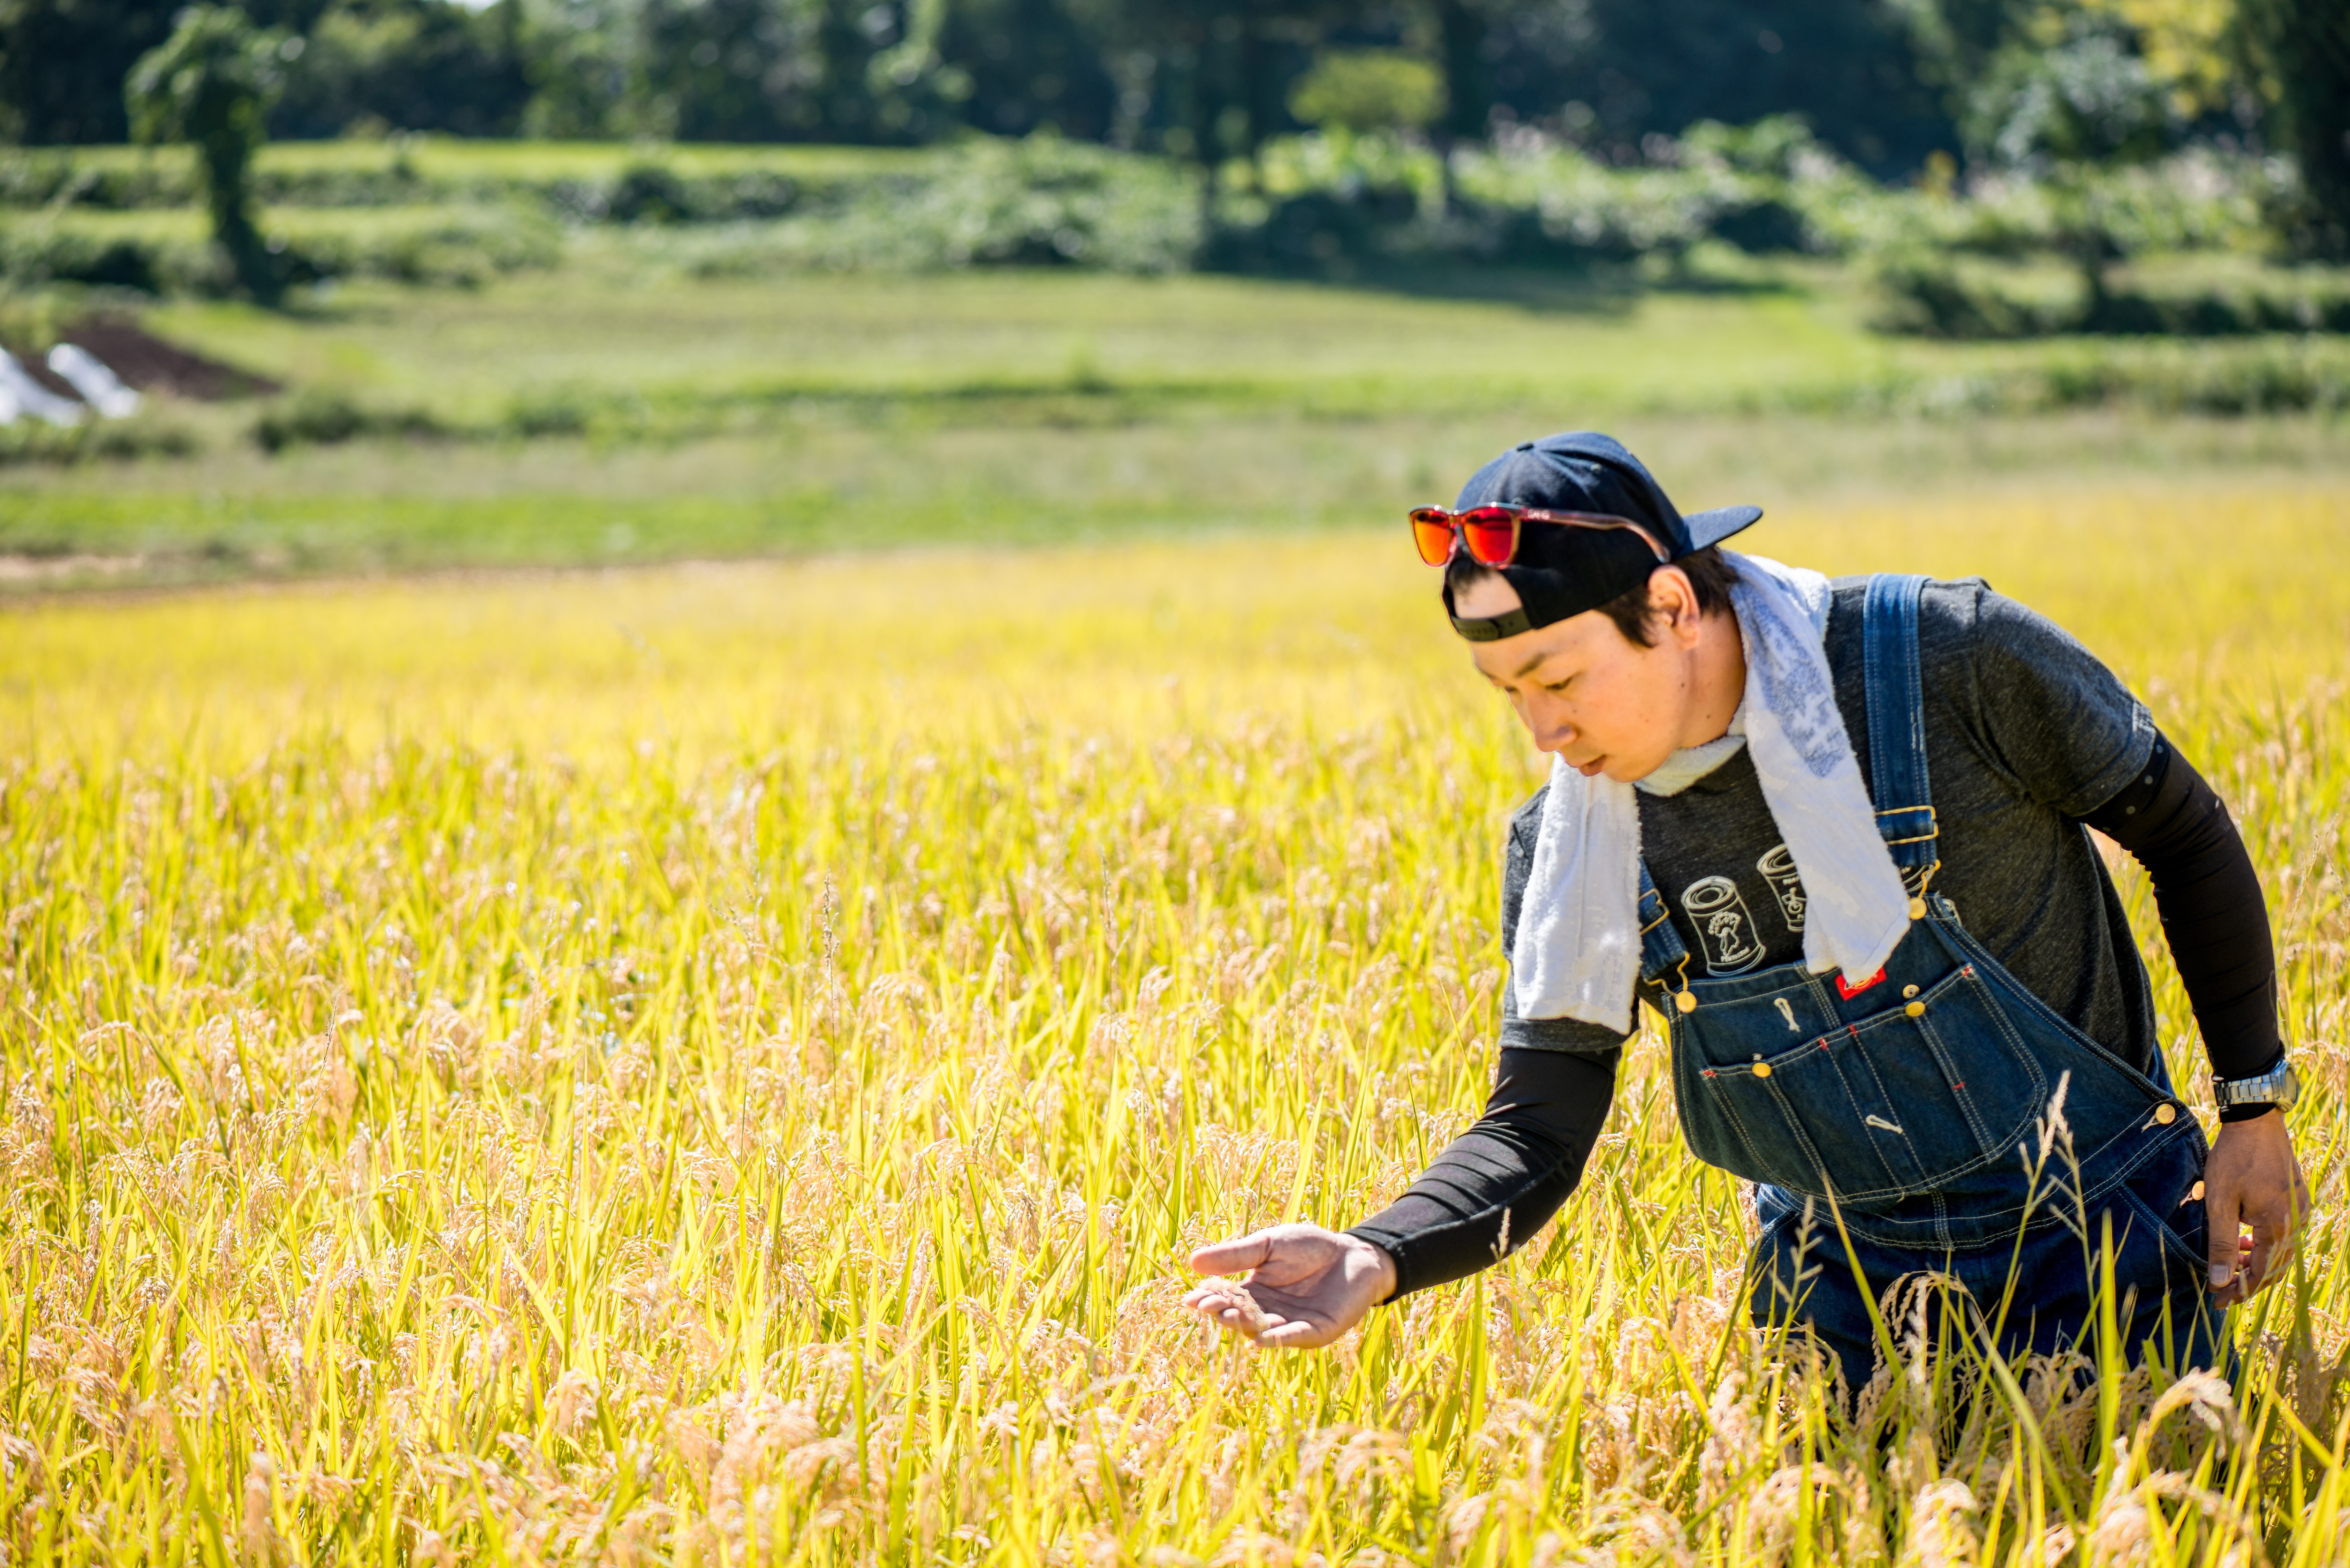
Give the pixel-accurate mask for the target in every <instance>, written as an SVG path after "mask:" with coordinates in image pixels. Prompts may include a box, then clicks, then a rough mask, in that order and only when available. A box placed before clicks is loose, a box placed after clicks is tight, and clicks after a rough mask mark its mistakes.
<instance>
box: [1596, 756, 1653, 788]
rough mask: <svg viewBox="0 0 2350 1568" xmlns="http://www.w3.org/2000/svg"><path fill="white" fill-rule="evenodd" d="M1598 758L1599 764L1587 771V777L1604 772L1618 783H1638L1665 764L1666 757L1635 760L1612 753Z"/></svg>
mask: <svg viewBox="0 0 2350 1568" xmlns="http://www.w3.org/2000/svg"><path fill="white" fill-rule="evenodd" d="M1596 761H1597V762H1598V763H1599V765H1598V766H1597V767H1596V768H1594V769H1590V770H1588V771H1587V772H1586V773H1585V774H1584V776H1585V777H1586V778H1589V777H1591V776H1592V775H1593V774H1606V775H1607V777H1608V778H1611V779H1613V780H1615V781H1616V782H1617V784H1638V783H1639V782H1640V781H1641V780H1642V779H1644V778H1647V777H1648V775H1649V774H1652V773H1655V772H1656V771H1657V770H1658V769H1659V768H1660V767H1662V766H1664V759H1663V758H1662V757H1659V758H1656V759H1654V760H1653V761H1651V760H1645V759H1644V760H1639V761H1635V760H1633V759H1630V758H1627V757H1619V756H1615V755H1612V754H1611V755H1607V756H1603V757H1599V758H1597V759H1596Z"/></svg>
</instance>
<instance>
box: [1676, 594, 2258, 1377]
mask: <svg viewBox="0 0 2350 1568" xmlns="http://www.w3.org/2000/svg"><path fill="white" fill-rule="evenodd" d="M1925 582H1926V579H1925V578H1923V577H1917V576H1878V577H1875V578H1872V579H1871V580H1870V582H1869V586H1868V592H1867V597H1866V609H1865V611H1864V615H1863V628H1862V636H1863V638H1864V639H1865V643H1864V646H1865V650H1866V665H1865V671H1866V675H1865V681H1866V705H1867V712H1868V754H1869V764H1870V768H1869V771H1870V780H1871V783H1872V784H1873V787H1874V793H1875V795H1876V804H1877V826H1878V830H1879V831H1880V832H1881V833H1882V834H1883V835H1884V837H1885V842H1886V845H1887V847H1888V848H1889V849H1890V850H1891V851H1892V853H1893V861H1894V864H1895V866H1896V867H1898V868H1899V869H1900V872H1901V877H1902V880H1903V882H1904V884H1905V885H1906V886H1907V887H1908V890H1909V893H1910V896H1911V902H1910V906H1909V910H1910V918H1911V922H1912V923H1911V925H1910V928H1909V931H1908V935H1907V936H1905V937H1904V938H1903V939H1902V940H1901V943H1900V945H1899V946H1898V947H1897V948H1896V949H1895V950H1894V952H1893V956H1892V958H1891V959H1890V960H1889V961H1887V964H1886V966H1885V969H1884V971H1882V974H1881V976H1880V977H1878V978H1875V979H1870V980H1866V981H1862V982H1856V983H1850V984H1847V983H1846V977H1844V976H1843V975H1840V974H1837V973H1835V972H1829V973H1826V974H1814V973H1812V972H1811V971H1810V970H1808V969H1807V968H1806V967H1805V966H1804V964H1803V963H1801V962H1796V963H1792V964H1783V965H1781V966H1779V967H1777V968H1773V969H1767V970H1762V971H1756V972H1754V973H1752V974H1742V975H1734V976H1729V977H1725V978H1721V979H1698V980H1691V979H1690V978H1689V964H1690V953H1689V950H1688V949H1687V947H1686V946H1684V945H1683V943H1682V941H1681V939H1680V936H1679V933H1678V932H1677V931H1675V930H1674V929H1673V925H1672V922H1671V920H1670V919H1668V918H1667V917H1666V912H1665V905H1664V900H1663V898H1661V897H1659V894H1658V892H1657V888H1656V885H1655V883H1654V882H1653V881H1651V880H1650V878H1649V877H1648V868H1647V867H1646V866H1645V865H1644V866H1643V867H1641V872H1640V924H1641V928H1642V935H1641V943H1642V953H1641V978H1642V979H1643V980H1645V981H1652V982H1655V983H1657V984H1659V985H1661V986H1662V987H1663V989H1664V990H1665V992H1667V993H1668V994H1667V996H1666V997H1665V999H1664V1001H1665V1016H1666V1018H1667V1020H1668V1021H1669V1033H1670V1037H1671V1044H1672V1063H1673V1086H1674V1091H1675V1095H1676V1097H1677V1099H1678V1100H1679V1106H1680V1118H1681V1127H1682V1129H1683V1130H1684V1132H1685V1133H1686V1134H1687V1135H1688V1137H1689V1141H1690V1148H1691V1149H1692V1150H1694V1151H1695V1152H1696V1154H1697V1156H1698V1157H1699V1158H1700V1159H1703V1160H1705V1161H1706V1162H1707V1163H1709V1164H1711V1165H1716V1166H1720V1167H1721V1168H1723V1169H1726V1170H1730V1171H1732V1172H1735V1173H1736V1174H1737V1175H1740V1176H1742V1177H1745V1178H1748V1179H1751V1180H1752V1181H1753V1182H1755V1183H1756V1184H1757V1189H1756V1198H1757V1209H1758V1212H1759V1217H1760V1219H1761V1221H1762V1229H1763V1233H1762V1237H1761V1240H1760V1241H1758V1242H1757V1243H1756V1245H1755V1250H1754V1256H1753V1260H1752V1273H1753V1277H1754V1283H1753V1285H1752V1294H1751V1296H1750V1299H1749V1303H1748V1307H1749V1311H1750V1313H1751V1314H1752V1317H1753V1319H1754V1321H1755V1323H1756V1324H1758V1325H1763V1326H1769V1325H1772V1324H1791V1323H1794V1324H1809V1325H1810V1326H1811V1328H1812V1329H1813V1330H1814V1332H1815V1333H1816V1334H1818V1335H1819V1336H1820V1338H1821V1339H1822V1341H1823V1342H1824V1344H1825V1347H1826V1348H1828V1349H1830V1350H1832V1351H1833V1352H1834V1353H1835V1355H1836V1356H1837V1357H1838V1358H1839V1360H1840V1361H1841V1363H1842V1365H1843V1367H1844V1372H1845V1376H1846V1381H1847V1385H1848V1386H1849V1387H1850V1388H1852V1389H1854V1390H1857V1389H1859V1388H1860V1387H1861V1386H1863V1385H1864V1384H1866V1381H1867V1380H1868V1377H1869V1376H1870V1374H1871V1371H1872V1369H1873V1367H1874V1366H1875V1364H1876V1361H1877V1336H1876V1332H1875V1330H1874V1328H1873V1326H1872V1324H1871V1321H1870V1314H1869V1305H1870V1303H1871V1302H1872V1301H1877V1300H1879V1299H1881V1298H1882V1296H1883V1294H1884V1293H1885V1292H1886V1291H1887V1289H1888V1287H1890V1286H1891V1285H1892V1284H1893V1283H1894V1282H1895V1281H1896V1280H1898V1279H1899V1278H1900V1277H1901V1276H1903V1275H1905V1274H1909V1273H1914V1272H1918V1271H1923V1270H1931V1271H1936V1272H1941V1273H1944V1274H1947V1275H1951V1276H1954V1277H1956V1278H1957V1279H1958V1280H1959V1281H1960V1282H1961V1283H1962V1284H1964V1285H1965V1286H1966V1287H1967V1288H1968V1290H1969V1291H1970V1293H1971V1294H1972V1296H1973V1298H1974V1301H1975V1303H1976V1305H1977V1307H1978V1308H1979V1309H1980V1311H1981V1314H1982V1315H1983V1318H1984V1320H1985V1321H1986V1322H1987V1323H1989V1324H1990V1325H1991V1329H1992V1331H1993V1333H1994V1335H1995V1338H1996V1340H1997V1342H1998V1344H1999V1345H2000V1348H2001V1350H2002V1354H2004V1355H2008V1356H2011V1357H2012V1356H2015V1355H2020V1354H2022V1353H2024V1352H2027V1351H2048V1350H2053V1349H2054V1348H2056V1347H2057V1346H2058V1345H2062V1344H2064V1343H2066V1342H2070V1341H2075V1340H2080V1341H2087V1340H2088V1339H2089V1337H2090V1336H2091V1335H2093V1334H2094V1332H2095V1330H2094V1327H2093V1325H2094V1324H2095V1321H2096V1319H2095V1311H2094V1305H2093V1301H2092V1297H2091V1286H2092V1282H2093V1281H2094V1280H2095V1278H2096V1277H2097V1274H2098V1272H2099V1269H2100V1266H2101V1260H2100V1252H2101V1251H2102V1247H2103V1237H2104V1236H2105V1235H2106V1233H2107V1231H2108V1229H2109V1230H2110V1234H2111V1238H2112V1252H2113V1259H2114V1263H2113V1267H2114V1281H2115V1289H2116V1314H2117V1321H2118V1323H2119V1324H2120V1325H2121V1327H2122V1331H2123V1339H2124V1345H2125V1346H2126V1354H2127V1355H2128V1356H2129V1357H2130V1358H2131V1359H2132V1360H2133V1361H2138V1360H2144V1359H2147V1358H2148V1356H2149V1354H2150V1355H2151V1357H2152V1359H2154V1360H2156V1361H2158V1362H2160V1363H2163V1364H2165V1365H2168V1366H2211V1365H2214V1364H2215V1362H2216V1360H2217V1357H2218V1356H2219V1355H2220V1348H2219V1347H2220V1346H2221V1345H2224V1344H2225V1342H2226V1340H2225V1327H2226V1314H2224V1313H2221V1312H2219V1311H2216V1310H2214V1309H2213V1308H2212V1307H2211V1306H2210V1304H2209V1303H2208V1300H2207V1298H2206V1295H2205V1262H2204V1251H2203V1236H2204V1220H2203V1205H2202V1202H2201V1199H2202V1182H2201V1177H2202V1172H2203V1159H2204V1147H2205V1146H2204V1140H2203V1133H2202V1129H2201V1128H2200V1127H2199V1126H2198V1125H2197V1124H2196V1120H2195V1117H2194V1116H2193V1114H2192V1113H2191V1112H2189V1110H2188V1109H2187V1107H2186V1106H2183V1105H2181V1104H2179V1102H2178V1098H2177V1097H2176V1096H2174V1095H2173V1094H2172V1093H2171V1090H2170V1085H2169V1081H2168V1070H2167V1069H2166V1068H2165V1066H2164V1064H2163V1061H2162V1055H2161V1053H2160V1052H2159V1051H2158V1052H2156V1053H2155V1056H2154V1060H2153V1063H2152V1067H2151V1070H2152V1073H2153V1076H2152V1077H2148V1076H2147V1075H2146V1074H2145V1073H2141V1072H2139V1071H2138V1070H2137V1068H2135V1067H2132V1066H2131V1065H2129V1064H2127V1063H2126V1062H2124V1061H2122V1060H2121V1059H2120V1058H2119V1057H2116V1055H2114V1054H2112V1053H2111V1052H2109V1051H2107V1050H2106V1048H2105V1047H2104V1046H2103V1045H2100V1044H2098V1043H2097V1042H2096V1041H2095V1040H2092V1039H2091V1038H2090V1037H2089V1036H2088V1035H2086V1034H2085V1033H2082V1032H2081V1031H2080V1030H2079V1029H2077V1028H2075V1027H2074V1026H2073V1025H2072V1024H2071V1023H2068V1022H2066V1021H2065V1020H2064V1018H2063V1017H2062V1016H2060V1015H2059V1014H2058V1013H2056V1012H2054V1010H2053V1009H2051V1008H2050V1007H2049V1006H2048V1005H2047V1004H2046V1003H2045V1002H2042V1001H2041V1000H2040V999H2039V998H2038V997H2037V996H2035V995H2034V994H2033V992H2031V991H2030V990H2029V989H2027V988H2026V987H2025V986H2024V985H2022V983H2021V982H2020V981H2017V980H2016V979H2015V978H2014V977H2013V976H2012V975H2010V974H2009V973H2008V972H2007V971H2006V970H2004V969H2002V967H2001V966H2000V965H1999V963H1998V962H1997V961H1994V960H1993V959H1992V958H1991V955H1990V954H1989V953H1988V952H1986V951H1985V950H1983V949H1982V948H1981V947H1980V946H1978V945H1977V944H1976V942H1975V941H1974V940H1973V939H1972V938H1971V937H1970V936H1968V934H1967V932H1966V929H1965V928H1964V927H1962V926H1961V925H1960V923H1959V911H1958V910H1957V909H1954V908H1953V907H1952V906H1951V904H1950V900H1949V899H1947V898H1944V897H1942V896H1941V895H1940V894H1939V893H1937V892H1935V891H1933V890H1932V887H1931V884H1932V880H1933V877H1934V873H1935V871H1936V870H1937V869H1938V868H1939V866H1940V864H1941V862H1940V860H1939V857H1938V854H1937V842H1938V837H1939V830H1938V828H1937V826H1936V823H1935V817H1934V807H1933V797H1932V795H1931V794H1930V793H1929V790H1928V787H1927V778H1926V729H1925V717H1924V707H1923V701H1922V693H1921V690H1920V682H1919V674H1918V594H1919V592H1920V590H1921V589H1922V588H1923V587H1924V586H1925ZM2083 831H2085V829H2084V830H2083ZM2137 983H2138V984H2139V985H2140V986H2144V985H2145V984H2146V979H2145V974H2144V971H2143V970H2141V971H2140V972H2139V976H2138V981H2137ZM2151 1013H2152V1008H2151V1007H2150V1006H2149V1007H2147V1009H2146V1010H2145V1015H2148V1016H2150V1015H2151ZM2060 1084H2062V1085H2064V1096H2063V1106H2062V1110H2063V1122H2064V1127H2067V1128H2069V1134H2070V1150H2071V1157H2072V1158H2070V1159H2069V1160H2068V1158H2066V1155H2065V1152H2064V1143H2063V1142H2062V1141H2061V1140H2060V1141H2059V1142H2058V1144H2057V1145H2056V1147H2054V1150H2053V1151H2052V1152H2051V1153H2050V1155H2049V1156H2048V1158H2046V1160H2045V1161H2044V1163H2043V1162H2042V1160H2041V1158H2040V1156H2041V1149H2042V1135H2041V1129H2042V1119H2043V1116H2046V1115H2047V1113H2048V1111H2049V1109H2050V1106H2051V1103H2052V1102H2053V1101H2054V1099H2055V1097H2056V1096H2057V1092H2058V1085H2060ZM2035 1165H2038V1166H2040V1170H2039V1174H2038V1176H2037V1178H2036V1179H2035V1178H2034V1175H2033V1167H2034V1166H2035ZM2082 1220H2085V1221H2086V1223H2085V1227H2081V1226H2080V1221H2082ZM1839 1221H1841V1225H1842V1231H1843V1234H1841V1235H1840V1234H1839V1233H1838V1222H1839ZM1847 1238H1848V1239H1849V1246H1850V1249H1851V1251H1850V1252H1849V1253H1848V1252H1847V1251H1846V1246H1847ZM1854 1259H1857V1261H1858V1262H1859V1265H1860V1268H1861V1271H1862V1272H1863V1274H1864V1276H1865V1281H1858V1282H1856V1279H1855V1277H1854V1272H1853V1261H1854ZM2011 1275H2012V1278H2013V1281H2014V1289H2013V1291H2012V1293H2011V1292H2010V1290H2009V1282H2010V1278H2011ZM2085 1348H2090V1349H2092V1350H2093V1349H2094V1346H2093V1345H2086V1344H2085Z"/></svg>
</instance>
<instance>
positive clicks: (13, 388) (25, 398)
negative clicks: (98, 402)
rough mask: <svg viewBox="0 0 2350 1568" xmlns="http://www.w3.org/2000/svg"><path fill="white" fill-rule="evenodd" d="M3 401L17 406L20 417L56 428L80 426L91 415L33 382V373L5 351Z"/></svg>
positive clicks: (0, 369)
mask: <svg viewBox="0 0 2350 1568" xmlns="http://www.w3.org/2000/svg"><path fill="white" fill-rule="evenodd" d="M0 401H5V402H7V403H10V404H13V405H14V408H15V412H16V413H19V414H30V415H31V416H32V417H33V418H35V419H36V420H47V421H49V423H51V424H53V425H78V424H79V423H81V417H82V415H83V414H85V413H87V412H88V410H86V409H84V408H83V407H82V406H81V405H80V404H79V403H77V402H75V401H74V400H72V399H71V398H60V397H58V396H57V394H56V393H55V392H52V391H50V390H49V389H47V387H44V386H43V385H41V384H40V383H39V382H38V381H36V380H35V379H33V376H32V372H30V371H29V370H27V369H25V367H24V366H23V365H21V364H19V363H17V360H16V356H15V355H14V354H11V353H9V352H8V350H6V349H5V348H0Z"/></svg>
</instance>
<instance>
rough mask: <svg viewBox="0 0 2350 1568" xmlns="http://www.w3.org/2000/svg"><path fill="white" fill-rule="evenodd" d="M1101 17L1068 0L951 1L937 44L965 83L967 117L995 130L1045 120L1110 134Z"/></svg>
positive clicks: (1019, 131) (1019, 130)
mask: <svg viewBox="0 0 2350 1568" xmlns="http://www.w3.org/2000/svg"><path fill="white" fill-rule="evenodd" d="M1104 20H1105V18H1104V17H1102V16H1100V15H1099V14H1098V12H1097V11H1095V12H1089V11H1087V9H1086V8H1084V7H1082V6H1072V5H1069V4H1067V3H1066V0H953V4H952V5H950V6H949V7H948V8H947V15H946V25H945V26H944V27H943V29H942V30H941V35H940V38H939V46H938V47H939V53H940V54H941V56H942V57H944V58H945V59H946V60H947V61H948V62H950V64H951V67H953V68H955V69H957V70H960V71H961V72H962V78H963V84H967V86H968V88H969V91H968V94H967V96H965V97H964V98H963V99H962V113H963V118H964V119H965V120H966V122H967V123H969V124H970V125H971V126H972V129H974V130H984V131H987V132H989V133H991V134H993V135H998V136H1025V135H1027V134H1028V133H1029V132H1030V131H1032V130H1041V129H1043V128H1045V127H1047V126H1049V127H1051V128H1052V129H1054V130H1058V131H1059V132H1061V134H1063V135H1065V136H1071V137H1078V138H1083V139H1085V140H1094V141H1107V140H1110V138H1111V136H1112V134H1113V133H1114V130H1115V129H1116V126H1117V123H1118V108H1119V104H1118V99H1119V90H1118V81H1117V78H1116V77H1115V76H1114V75H1113V73H1112V66H1113V63H1114V62H1113V60H1112V58H1111V57H1110V54H1109V51H1108V48H1107V36H1106V34H1105V30H1104V27H1103V26H1102V24H1103V21H1104ZM959 85H962V84H959Z"/></svg>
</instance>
